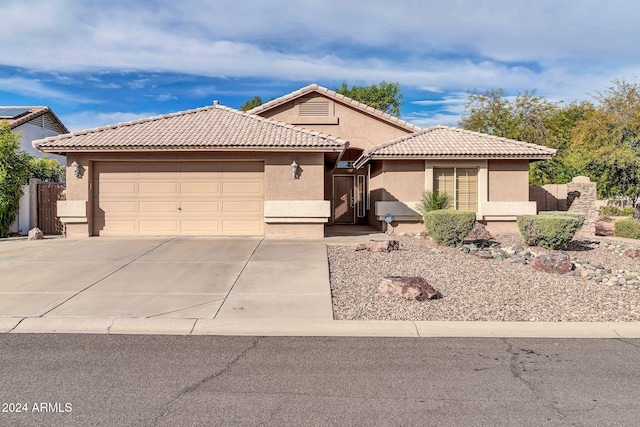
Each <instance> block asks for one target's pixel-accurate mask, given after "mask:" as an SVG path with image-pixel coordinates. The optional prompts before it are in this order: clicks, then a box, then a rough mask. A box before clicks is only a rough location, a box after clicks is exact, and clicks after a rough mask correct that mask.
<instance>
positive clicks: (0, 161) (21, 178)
mask: <svg viewBox="0 0 640 427" xmlns="http://www.w3.org/2000/svg"><path fill="white" fill-rule="evenodd" d="M18 138H19V137H18V135H16V134H14V133H13V132H11V128H10V127H9V124H8V123H7V122H2V123H0V237H7V235H8V233H9V227H10V226H11V224H12V223H13V221H14V220H15V219H16V215H17V214H18V209H19V207H20V197H21V196H22V186H23V185H24V184H25V183H26V182H27V179H28V178H29V155H28V154H27V153H25V152H24V151H22V150H20V141H19V139H18Z"/></svg>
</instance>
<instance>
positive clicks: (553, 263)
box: [531, 252, 573, 274]
mask: <svg viewBox="0 0 640 427" xmlns="http://www.w3.org/2000/svg"><path fill="white" fill-rule="evenodd" d="M531 266H532V267H533V268H535V269H536V270H539V271H544V272H545V273H553V274H567V273H569V272H570V271H571V269H572V268H573V265H572V264H571V258H569V255H567V254H563V253H561V252H557V253H552V254H547V255H544V254H543V255H538V256H537V257H535V258H534V259H533V261H532V262H531Z"/></svg>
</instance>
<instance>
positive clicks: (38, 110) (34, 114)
mask: <svg viewBox="0 0 640 427" xmlns="http://www.w3.org/2000/svg"><path fill="white" fill-rule="evenodd" d="M5 108H11V109H20V108H23V109H28V111H26V112H24V113H23V114H20V115H18V116H16V117H13V118H0V122H3V121H6V122H7V123H9V127H11V129H15V128H17V127H18V126H20V125H22V124H24V123H27V122H30V121H31V120H33V119H36V118H38V117H40V116H42V115H45V114H49V115H50V117H51V120H53V122H54V123H56V124H57V125H58V127H59V128H60V131H61V132H62V133H67V132H69V130H68V129H67V127H66V126H65V125H64V124H63V123H62V121H60V119H59V118H58V116H56V114H55V113H54V112H53V110H51V108H49V107H47V106H43V105H37V106H33V105H0V110H2V109H5Z"/></svg>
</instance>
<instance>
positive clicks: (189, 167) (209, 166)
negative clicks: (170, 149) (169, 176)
mask: <svg viewBox="0 0 640 427" xmlns="http://www.w3.org/2000/svg"><path fill="white" fill-rule="evenodd" d="M221 171H222V165H221V164H220V163H214V162H189V163H181V164H180V172H183V173H190V174H197V173H203V174H205V176H211V177H213V178H217V177H218V174H219V173H220V172H221Z"/></svg>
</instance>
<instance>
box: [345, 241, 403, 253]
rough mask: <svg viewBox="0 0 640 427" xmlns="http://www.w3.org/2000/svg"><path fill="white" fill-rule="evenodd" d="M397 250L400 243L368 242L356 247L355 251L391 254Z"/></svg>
mask: <svg viewBox="0 0 640 427" xmlns="http://www.w3.org/2000/svg"><path fill="white" fill-rule="evenodd" d="M398 249H400V243H399V242H398V241H397V240H369V241H368V242H367V243H361V244H359V245H358V246H357V247H356V251H369V252H391V251H394V250H398Z"/></svg>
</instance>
